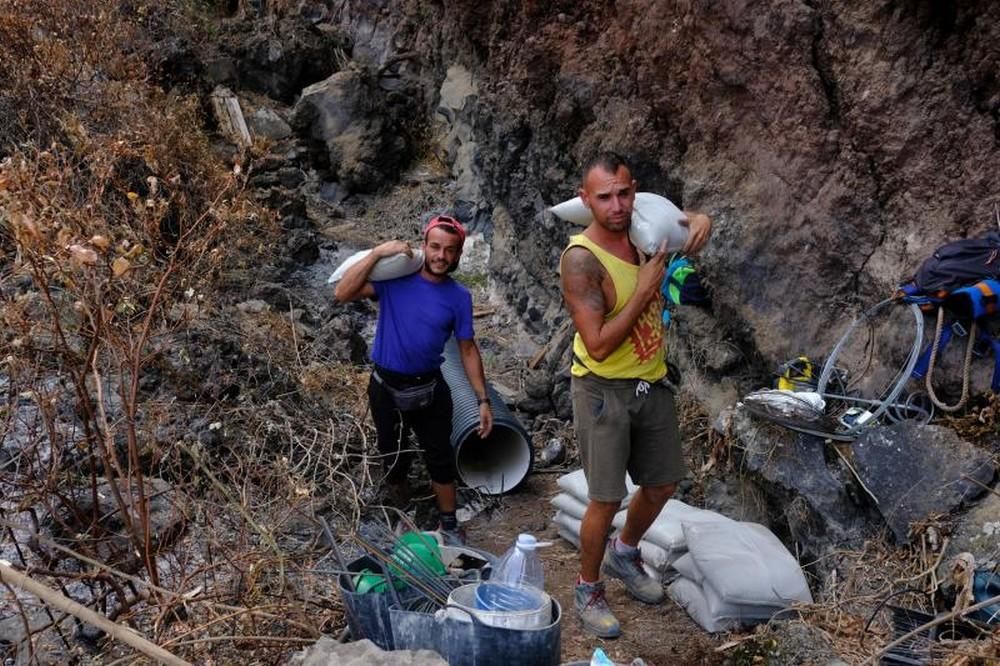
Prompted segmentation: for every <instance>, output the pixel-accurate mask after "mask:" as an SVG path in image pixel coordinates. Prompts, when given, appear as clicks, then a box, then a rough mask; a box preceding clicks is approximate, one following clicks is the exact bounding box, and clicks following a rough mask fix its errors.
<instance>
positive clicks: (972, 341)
mask: <svg viewBox="0 0 1000 666" xmlns="http://www.w3.org/2000/svg"><path fill="white" fill-rule="evenodd" d="M943 328H944V308H938V313H937V327H936V328H935V329H934V342H933V343H931V357H930V361H929V362H928V364H927V375H926V376H925V377H924V386H926V387H927V395H928V396H929V397H930V399H931V402H933V403H934V406H935V407H937V408H938V409H940V410H941V411H942V412H957V411H958V410H960V409H962V407H964V406H965V403H966V402H967V401H968V399H969V376H970V375H971V374H972V372H971V368H972V350H973V348H974V347H975V345H976V320H975V319H973V320H972V326H971V327H970V328H969V341H968V342H967V343H966V344H965V362H964V364H963V366H962V397H961V398H959V399H958V402H956V403H955V404H954V405H948V404H946V403H945V402H943V401H941V400H939V399H938V397H937V395H935V393H934V386H933V382H932V381H931V377H933V376H934V362H935V361H936V360H937V354H938V346H939V345H940V343H941V331H942V329H943Z"/></svg>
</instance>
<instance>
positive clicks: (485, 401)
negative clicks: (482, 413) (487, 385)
mask: <svg viewBox="0 0 1000 666" xmlns="http://www.w3.org/2000/svg"><path fill="white" fill-rule="evenodd" d="M476 404H479V405H488V404H490V399H489V398H477V399H476Z"/></svg>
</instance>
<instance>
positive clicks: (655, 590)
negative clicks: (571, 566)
mask: <svg viewBox="0 0 1000 666" xmlns="http://www.w3.org/2000/svg"><path fill="white" fill-rule="evenodd" d="M614 542H615V541H614V539H612V540H611V541H609V542H608V547H607V548H605V550H604V562H603V563H602V564H601V571H602V572H604V574H606V575H607V576H608V577H610V578H617V579H619V580H620V581H621V582H623V583H625V589H627V590H628V591H629V593H630V594H631V595H632V596H633V597H635V598H636V599H638V600H639V601H642V602H645V603H647V604H658V603H660V602H661V601H663V597H664V596H665V595H664V594H663V585H661V584H660V581H658V580H656V579H654V578H651V577H650V576H649V574H647V573H646V570H645V569H643V568H642V555H641V554H640V553H639V551H638V549H637V550H636V551H635V554H634V555H622V554H620V553H618V552H617V551H616V550H615V547H614Z"/></svg>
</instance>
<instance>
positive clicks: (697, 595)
mask: <svg viewBox="0 0 1000 666" xmlns="http://www.w3.org/2000/svg"><path fill="white" fill-rule="evenodd" d="M667 594H669V595H670V598H671V599H673V600H674V601H675V602H677V604H678V605H679V606H680V607H681V608H683V609H684V610H686V611H687V612H688V615H690V616H691V617H692V618H693V619H694V621H695V622H697V623H698V624H699V625H700V626H701V628H702V629H704V630H705V631H710V632H713V633H714V632H717V631H733V630H735V629H738V628H739V627H740V626H741V625H744V624H755V623H757V622H762V621H765V620H769V619H770V618H771V616H773V615H774V614H775V613H777V612H778V611H780V610H781V607H780V606H760V605H752V604H729V603H726V602H725V601H723V600H722V597H720V596H719V593H718V592H716V591H715V590H714V589H713V588H712V586H711V585H710V584H708V583H707V582H706V583H704V584H702V585H699V584H698V583H696V582H694V581H693V580H690V579H688V578H685V577H683V576H681V577H680V578H678V579H676V580H675V581H673V582H672V583H670V585H669V586H668V587H667Z"/></svg>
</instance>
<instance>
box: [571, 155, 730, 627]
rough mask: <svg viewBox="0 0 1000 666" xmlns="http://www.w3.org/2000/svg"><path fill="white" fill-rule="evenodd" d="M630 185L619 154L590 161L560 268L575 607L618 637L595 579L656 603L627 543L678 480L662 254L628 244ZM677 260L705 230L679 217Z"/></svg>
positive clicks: (654, 585) (701, 219) (635, 539)
mask: <svg viewBox="0 0 1000 666" xmlns="http://www.w3.org/2000/svg"><path fill="white" fill-rule="evenodd" d="M635 192H636V182H635V181H634V180H633V179H632V173H631V170H630V169H629V167H628V165H627V164H626V163H625V161H624V160H623V159H622V158H621V156H619V155H616V154H614V153H601V154H599V155H597V156H596V157H595V158H593V159H592V160H591V161H590V162H588V163H587V164H586V166H585V167H584V169H583V183H582V187H581V188H580V197H581V198H582V199H583V202H584V204H586V206H587V207H588V208H589V209H590V211H591V213H592V214H593V216H594V221H593V222H592V223H591V224H590V225H589V226H588V227H587V228H586V229H585V230H584V232H583V233H582V234H580V235H578V236H573V237H572V238H571V239H570V244H569V246H568V247H567V248H566V250H565V251H564V252H563V256H562V261H561V264H560V274H561V277H562V290H563V297H564V298H565V300H566V306H567V308H568V310H569V314H570V317H572V319H573V323H574V325H575V326H576V330H577V333H576V337H575V338H574V339H573V367H572V375H573V380H572V397H573V425H574V428H575V429H576V434H577V441H578V444H579V447H580V458H581V461H582V463H583V469H584V473H585V474H586V476H587V485H588V488H589V495H590V503H589V504H588V506H587V511H586V513H585V514H584V517H583V524H582V527H581V529H580V576H579V578H578V579H577V585H576V594H575V605H576V610H577V613H578V614H579V616H580V619H581V620H582V621H583V625H584V628H585V629H586V630H587V631H589V632H591V633H593V634H595V635H597V636H600V637H602V638H614V637H616V636H618V635H620V634H621V626H620V625H619V623H618V620H617V618H616V617H615V616H614V613H612V612H611V609H610V608H609V607H608V603H607V600H606V599H605V596H604V583H603V582H602V581H601V579H600V575H601V572H602V571H603V572H604V573H605V574H606V575H608V576H609V577H612V578H618V579H620V580H621V581H622V582H623V583H624V584H625V587H626V588H627V589H628V591H629V592H630V593H631V594H632V595H633V596H634V597H636V598H637V599H639V600H640V601H644V602H646V603H659V602H661V601H662V600H663V597H664V593H663V586H662V585H661V584H660V582H659V581H658V580H656V579H654V578H651V577H650V576H649V575H647V574H646V572H645V570H644V569H643V566H642V557H641V555H640V553H639V549H638V545H639V541H640V540H641V539H642V536H643V535H644V534H645V533H646V530H647V529H649V526H650V525H651V524H652V522H653V520H654V519H655V518H656V516H657V515H658V514H659V513H660V509H662V508H663V505H664V504H666V502H667V499H668V498H669V497H670V496H671V495H672V494H673V492H674V488H675V485H676V483H677V482H678V481H679V480H680V479H681V478H683V477H684V475H685V474H686V471H687V470H686V468H685V465H684V460H683V457H682V455H681V447H680V435H679V433H678V429H677V412H676V409H675V406H674V398H673V393H672V391H671V389H669V388H668V387H667V386H666V384H665V382H663V381H662V380H663V378H664V376H665V375H666V373H667V367H666V360H665V355H666V352H665V349H664V345H663V325H662V320H661V313H662V310H663V297H662V296H661V294H660V284H661V282H662V281H663V274H664V263H665V259H666V257H665V250H664V249H661V250H660V252H658V253H657V254H655V255H653V256H652V257H648V258H647V257H646V256H644V255H643V254H642V253H641V252H639V251H638V250H637V249H636V248H635V247H634V246H633V245H632V243H631V241H630V240H629V237H628V229H629V224H630V223H631V220H632V205H633V203H634V202H635ZM685 214H686V216H687V218H688V219H687V225H688V228H689V233H688V241H687V244H686V245H685V247H684V252H685V253H686V254H694V253H697V252H698V251H699V250H700V249H701V248H702V247H703V246H704V244H705V243H706V242H707V241H708V238H709V235H710V234H711V229H712V223H711V221H710V220H709V219H708V217H707V216H705V215H702V214H700V213H688V212H686V213H685ZM626 472H628V474H629V476H630V477H631V478H632V480H633V481H634V482H635V483H636V484H637V485H638V486H639V490H638V491H637V492H636V494H635V496H634V497H633V498H632V501H631V503H630V504H629V506H628V513H627V516H628V517H627V520H626V523H625V526H624V527H623V528H622V530H621V532H620V533H618V534H617V535H616V536H614V537H613V538H612V539H611V540H610V541H608V540H607V534H608V531H609V529H610V528H611V520H612V518H613V517H614V515H615V513H616V512H617V511H618V509H619V507H620V505H621V501H622V499H624V498H625V495H626V491H625V473H626Z"/></svg>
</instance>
